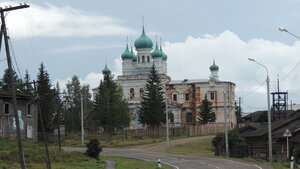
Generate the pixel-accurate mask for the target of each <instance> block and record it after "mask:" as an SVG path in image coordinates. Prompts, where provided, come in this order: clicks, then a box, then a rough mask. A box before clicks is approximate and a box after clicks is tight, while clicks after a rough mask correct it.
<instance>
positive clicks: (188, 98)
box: [185, 93, 190, 102]
mask: <svg viewBox="0 0 300 169" xmlns="http://www.w3.org/2000/svg"><path fill="white" fill-rule="evenodd" d="M189 100H190V94H189V93H186V94H185V101H186V102H188V101H189Z"/></svg>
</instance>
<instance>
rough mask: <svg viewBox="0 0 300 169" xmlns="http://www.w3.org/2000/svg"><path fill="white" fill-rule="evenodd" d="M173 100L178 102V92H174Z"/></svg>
mask: <svg viewBox="0 0 300 169" xmlns="http://www.w3.org/2000/svg"><path fill="white" fill-rule="evenodd" d="M173 102H177V94H176V93H174V94H173Z"/></svg>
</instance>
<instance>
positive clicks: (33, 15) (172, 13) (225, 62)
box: [0, 0, 300, 112]
mask: <svg viewBox="0 0 300 169" xmlns="http://www.w3.org/2000/svg"><path fill="white" fill-rule="evenodd" d="M19 2H23V1H15V0H14V1H6V2H0V6H2V7H4V6H5V5H7V4H10V5H13V6H14V5H17V4H19ZM26 3H27V4H29V5H30V8H27V9H23V10H18V11H13V12H10V13H8V14H7V16H6V20H7V27H8V30H9V35H10V40H11V45H12V50H13V52H12V54H13V56H15V59H16V61H17V65H18V67H19V70H20V73H21V76H22V77H24V73H25V70H26V69H27V70H28V71H29V73H30V75H31V77H32V78H34V79H35V78H36V74H37V72H38V67H39V65H40V63H41V62H43V63H44V64H45V66H46V70H47V71H48V73H49V74H50V78H51V80H52V81H53V82H54V81H57V80H58V81H59V82H60V83H61V85H64V84H65V83H66V82H67V81H68V80H69V79H70V77H72V76H73V75H78V76H79V77H80V79H81V80H82V82H84V83H87V84H90V86H91V88H93V87H96V86H97V85H98V84H99V81H100V79H101V77H102V76H101V70H102V69H103V68H104V65H105V60H107V64H108V67H109V68H110V69H111V70H112V71H113V72H114V74H115V77H117V76H118V75H119V74H120V73H121V59H120V55H121V53H122V52H123V51H124V49H125V45H126V36H128V37H129V39H130V40H132V41H134V40H135V39H137V38H138V37H139V36H140V33H141V28H142V19H141V18H142V16H144V24H145V29H146V33H147V35H148V36H149V37H150V38H151V39H152V40H153V42H155V35H156V34H157V35H158V36H159V37H161V38H162V46H163V49H164V51H165V53H166V54H167V55H168V75H169V76H170V77H171V78H172V79H173V80H180V79H207V78H208V77H209V75H210V72H209V66H210V65H211V64H212V62H213V59H215V61H216V64H217V65H218V66H219V77H220V80H224V81H231V82H233V83H235V84H236V97H237V98H238V97H242V108H243V110H244V111H245V112H250V111H255V110H263V109H266V107H267V106H266V104H267V103H266V84H265V83H264V81H265V79H266V71H265V69H264V68H263V67H261V66H259V65H257V64H255V63H254V62H249V61H248V59H247V58H249V57H251V58H254V59H255V60H257V61H258V62H261V63H263V64H265V65H266V66H267V67H268V69H269V74H270V80H271V84H270V85H271V92H274V91H275V90H277V85H276V80H277V75H278V74H279V79H281V80H280V89H281V90H282V91H288V92H289V102H290V101H291V100H292V101H293V102H294V103H300V87H299V83H300V74H299V73H298V72H299V71H300V66H299V65H297V63H299V61H300V41H299V40H298V39H296V38H295V37H293V36H291V35H289V34H287V33H282V32H279V31H278V27H281V26H283V27H285V28H286V29H288V30H289V31H290V32H292V33H294V34H297V35H300V29H299V28H300V23H299V18H300V12H299V11H300V1H298V0H285V1H282V0H264V1H261V0H244V1H240V0H226V1H220V0H218V1H217V0H206V1H203V0H186V1H182V0H151V1H144V0H128V1H122V0H119V1H116V0H110V1H99V0H98V1H96V0H89V1H79V0H64V1H61V0H44V1H40V0H29V1H26ZM129 44H130V43H129ZM4 57H5V55H4V50H3V48H2V50H1V55H0V60H1V62H0V76H1V77H2V74H3V73H2V72H3V70H4V69H5V68H6V67H7V66H6V65H7V64H6V62H4V61H2V60H3V59H4ZM17 65H16V64H15V68H16V67H17ZM19 76H20V75H19Z"/></svg>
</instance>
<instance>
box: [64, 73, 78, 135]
mask: <svg viewBox="0 0 300 169" xmlns="http://www.w3.org/2000/svg"><path fill="white" fill-rule="evenodd" d="M66 88H67V97H66V101H67V104H68V118H67V128H68V130H69V131H71V130H72V131H74V130H76V131H79V130H80V127H81V115H80V106H81V100H80V98H81V88H82V86H81V84H80V81H79V78H78V76H76V75H74V76H73V77H72V79H71V81H68V83H67V84H66Z"/></svg>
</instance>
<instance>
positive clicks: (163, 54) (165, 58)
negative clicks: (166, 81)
mask: <svg viewBox="0 0 300 169" xmlns="http://www.w3.org/2000/svg"><path fill="white" fill-rule="evenodd" d="M159 50H160V51H161V53H162V59H163V60H167V59H168V56H167V55H166V54H165V53H164V52H163V50H162V48H161V46H160V49H159Z"/></svg>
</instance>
